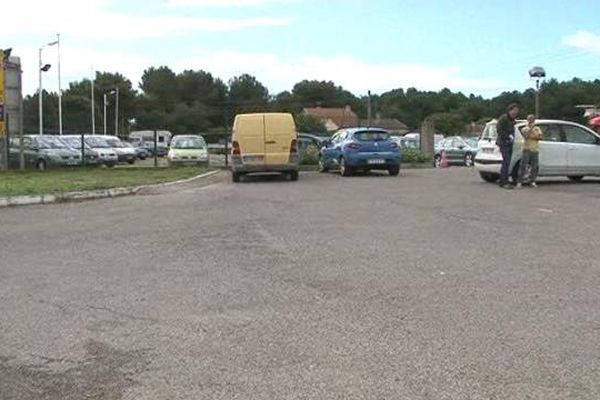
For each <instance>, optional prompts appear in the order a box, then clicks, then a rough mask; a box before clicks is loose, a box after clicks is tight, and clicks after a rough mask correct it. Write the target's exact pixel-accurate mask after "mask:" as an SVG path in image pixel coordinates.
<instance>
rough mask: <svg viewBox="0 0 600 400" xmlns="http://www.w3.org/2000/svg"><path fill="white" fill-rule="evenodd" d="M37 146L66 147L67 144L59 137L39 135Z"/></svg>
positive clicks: (45, 147) (46, 147)
mask: <svg viewBox="0 0 600 400" xmlns="http://www.w3.org/2000/svg"><path fill="white" fill-rule="evenodd" d="M36 144H37V147H38V148H40V149H65V148H67V145H66V144H64V143H63V142H61V140H60V139H58V138H53V137H39V138H37V139H36Z"/></svg>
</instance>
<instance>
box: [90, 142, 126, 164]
mask: <svg viewBox="0 0 600 400" xmlns="http://www.w3.org/2000/svg"><path fill="white" fill-rule="evenodd" d="M84 138H85V139H84V140H85V144H86V145H88V146H89V147H90V149H92V150H94V151H95V152H96V153H98V157H100V160H102V163H103V164H104V165H106V166H107V167H114V166H115V165H117V163H118V162H119V157H118V156H117V153H116V152H115V151H114V150H113V149H112V147H110V145H109V144H108V143H107V142H106V140H105V139H103V137H102V136H96V135H86V136H84Z"/></svg>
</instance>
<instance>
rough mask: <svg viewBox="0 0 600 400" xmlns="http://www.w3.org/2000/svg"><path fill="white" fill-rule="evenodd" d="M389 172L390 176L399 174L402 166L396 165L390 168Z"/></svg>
mask: <svg viewBox="0 0 600 400" xmlns="http://www.w3.org/2000/svg"><path fill="white" fill-rule="evenodd" d="M388 173H389V174H390V176H398V174H399V173H400V166H399V165H396V166H394V167H391V168H389V169H388Z"/></svg>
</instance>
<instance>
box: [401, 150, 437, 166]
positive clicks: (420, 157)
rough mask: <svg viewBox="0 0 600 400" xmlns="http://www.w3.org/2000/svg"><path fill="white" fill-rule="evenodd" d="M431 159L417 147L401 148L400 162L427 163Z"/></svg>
mask: <svg viewBox="0 0 600 400" xmlns="http://www.w3.org/2000/svg"><path fill="white" fill-rule="evenodd" d="M431 161H432V159H431V157H430V156H428V155H427V154H423V153H421V152H420V151H419V150H417V149H410V148H409V149H403V150H402V162H403V163H428V162H431Z"/></svg>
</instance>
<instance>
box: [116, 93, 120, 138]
mask: <svg viewBox="0 0 600 400" xmlns="http://www.w3.org/2000/svg"><path fill="white" fill-rule="evenodd" d="M115 96H116V100H115V136H117V137H118V136H119V88H118V87H117V88H116V89H115Z"/></svg>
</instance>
